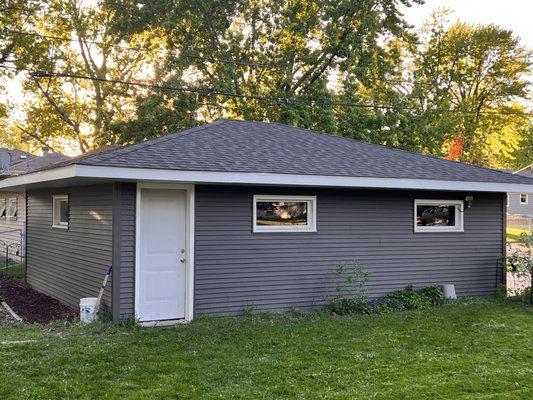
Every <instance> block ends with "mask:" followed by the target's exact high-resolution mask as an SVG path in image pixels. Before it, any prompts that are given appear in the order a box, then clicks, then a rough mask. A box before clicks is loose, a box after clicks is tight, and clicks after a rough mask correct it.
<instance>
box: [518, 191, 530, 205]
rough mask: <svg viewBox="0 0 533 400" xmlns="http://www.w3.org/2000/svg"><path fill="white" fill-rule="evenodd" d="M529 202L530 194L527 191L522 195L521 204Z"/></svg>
mask: <svg viewBox="0 0 533 400" xmlns="http://www.w3.org/2000/svg"><path fill="white" fill-rule="evenodd" d="M528 203H529V196H528V194H527V193H522V194H521V195H520V204H524V205H525V204H528Z"/></svg>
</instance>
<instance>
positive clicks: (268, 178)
mask: <svg viewBox="0 0 533 400" xmlns="http://www.w3.org/2000/svg"><path fill="white" fill-rule="evenodd" d="M67 178H93V179H94V178H96V179H110V180H131V181H161V182H180V183H218V184H241V185H274V186H313V187H351V188H357V187H359V188H380V189H419V190H457V191H467V192H517V193H533V185H527V184H517V183H491V182H466V181H443V180H434V179H398V178H372V177H347V176H329V175H296V174H272V173H250V172H215V171H179V170H170V169H153V168H124V167H103V166H91V165H70V166H67V167H61V168H56V169H51V170H48V171H42V172H36V173H32V174H27V175H22V176H17V177H12V178H7V179H5V180H3V181H0V189H2V188H9V187H12V186H20V185H31V184H33V183H40V182H48V181H55V180H61V179H67Z"/></svg>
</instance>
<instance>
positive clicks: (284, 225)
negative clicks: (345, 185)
mask: <svg viewBox="0 0 533 400" xmlns="http://www.w3.org/2000/svg"><path fill="white" fill-rule="evenodd" d="M253 231H254V232H316V197H315V196H263V195H256V196H254V204H253Z"/></svg>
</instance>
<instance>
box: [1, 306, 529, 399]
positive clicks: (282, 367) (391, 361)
mask: <svg viewBox="0 0 533 400" xmlns="http://www.w3.org/2000/svg"><path fill="white" fill-rule="evenodd" d="M532 332H533V308H531V307H529V308H528V307H526V306H523V305H520V304H515V303H512V304H511V303H503V302H496V301H489V300H461V301H460V302H458V303H454V304H447V305H445V306H443V307H439V308H434V309H430V310H425V311H417V312H399V313H393V314H389V315H373V316H362V317H341V318H333V317H330V316H324V315H322V316H320V315H318V314H310V315H304V316H301V315H296V314H292V313H286V314H281V315H256V316H246V317H239V318H200V319H199V320H197V321H195V322H194V323H192V324H190V325H182V326H176V327H171V328H139V327H137V326H122V327H121V326H116V325H95V326H91V327H81V326H79V325H68V324H67V325H49V326H47V327H39V326H30V327H28V326H27V327H3V328H2V327H0V371H1V373H2V378H1V384H0V398H1V399H37V398H42V399H51V398H54V399H55V398H58V399H59V398H61V399H63V398H68V399H92V398H112V399H114V398H121V399H128V398H134V399H156V398H158V399H166V398H173V399H391V398H396V399H531V398H533V350H532V349H533V334H532ZM25 340H26V341H27V340H35V341H33V342H19V343H16V342H15V343H13V342H11V341H25Z"/></svg>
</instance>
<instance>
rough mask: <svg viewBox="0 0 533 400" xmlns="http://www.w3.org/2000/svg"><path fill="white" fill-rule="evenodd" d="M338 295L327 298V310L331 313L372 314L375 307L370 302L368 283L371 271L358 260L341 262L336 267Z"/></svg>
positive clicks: (336, 289)
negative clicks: (346, 262)
mask: <svg viewBox="0 0 533 400" xmlns="http://www.w3.org/2000/svg"><path fill="white" fill-rule="evenodd" d="M335 274H336V279H337V284H336V286H335V291H336V295H335V296H334V297H332V298H326V300H327V302H328V303H327V305H326V310H328V311H329V312H330V313H331V314H336V315H348V314H371V313H372V311H373V307H372V306H371V305H370V304H369V303H368V298H367V291H366V285H367V283H368V277H369V276H370V273H369V272H367V271H365V269H364V267H363V265H362V264H361V263H359V262H357V261H354V262H353V263H352V264H350V265H347V264H339V265H337V267H336V269H335Z"/></svg>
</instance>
